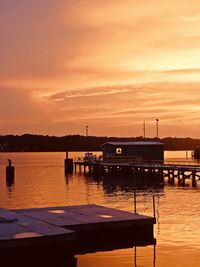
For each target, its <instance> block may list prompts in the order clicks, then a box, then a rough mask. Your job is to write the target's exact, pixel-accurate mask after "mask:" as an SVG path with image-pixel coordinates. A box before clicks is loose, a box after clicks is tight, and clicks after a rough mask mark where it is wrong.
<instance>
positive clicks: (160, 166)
mask: <svg viewBox="0 0 200 267" xmlns="http://www.w3.org/2000/svg"><path fill="white" fill-rule="evenodd" d="M74 166H75V171H76V170H77V166H79V172H81V171H82V167H83V171H84V173H85V172H86V170H87V169H88V172H89V173H93V174H96V175H107V174H108V175H121V176H122V175H123V176H125V175H133V176H139V175H140V176H143V177H147V176H148V178H149V179H159V180H163V178H164V177H167V178H168V180H169V182H170V183H174V181H175V178H177V179H178V184H179V185H185V179H191V181H192V186H196V181H197V180H200V164H199V162H197V163H196V164H195V163H194V162H175V161H169V162H167V161H166V162H152V161H149V162H148V161H146V162H145V161H144V162H137V161H135V162H134V161H131V160H130V159H126V158H124V159H123V160H122V159H120V160H117V159H111V160H106V161H95V162H84V161H83V160H79V161H78V160H75V161H74Z"/></svg>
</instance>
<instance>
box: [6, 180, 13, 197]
mask: <svg viewBox="0 0 200 267" xmlns="http://www.w3.org/2000/svg"><path fill="white" fill-rule="evenodd" d="M6 187H7V192H8V198H12V192H13V190H14V188H15V180H14V178H6Z"/></svg>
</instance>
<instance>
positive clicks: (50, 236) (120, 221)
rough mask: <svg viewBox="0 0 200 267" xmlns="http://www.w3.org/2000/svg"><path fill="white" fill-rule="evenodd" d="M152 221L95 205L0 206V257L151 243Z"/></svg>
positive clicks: (153, 220)
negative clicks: (25, 207) (10, 207)
mask: <svg viewBox="0 0 200 267" xmlns="http://www.w3.org/2000/svg"><path fill="white" fill-rule="evenodd" d="M155 223H156V220H155V218H153V217H148V216H144V215H139V214H133V213H130V212H125V211H120V210H116V209H111V208H106V207H103V206H98V205H80V206H64V207H63V206H61V207H48V208H34V209H22V210H14V211H8V210H5V209H0V256H1V257H3V256H5V255H6V253H8V254H12V255H13V254H16V253H15V252H17V255H18V256H19V255H23V254H26V253H25V252H27V253H28V252H31V253H32V255H33V256H34V255H37V254H38V255H40V256H41V255H43V256H44V255H45V253H44V250H45V249H46V248H48V253H49V252H50V254H51V255H56V254H57V251H59V252H64V253H65V254H66V253H67V252H68V253H71V254H76V253H85V252H88V251H90V252H91V251H93V250H95V247H96V249H97V250H101V249H103V250H104V247H105V244H106V245H107V246H108V245H110V246H111V244H114V243H115V246H116V245H117V244H118V242H119V243H120V241H122V242H123V243H124V244H125V243H126V244H129V245H130V244H131V245H150V244H154V243H155V239H154V235H153V225H154V224H155ZM116 241H117V242H116ZM127 242H128V243H127ZM119 247H120V244H119ZM11 251H12V253H11ZM58 255H59V253H58ZM46 256H47V253H46Z"/></svg>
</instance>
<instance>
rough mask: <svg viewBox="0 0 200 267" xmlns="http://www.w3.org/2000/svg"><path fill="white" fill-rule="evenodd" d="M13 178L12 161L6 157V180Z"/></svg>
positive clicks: (13, 168)
mask: <svg viewBox="0 0 200 267" xmlns="http://www.w3.org/2000/svg"><path fill="white" fill-rule="evenodd" d="M14 179H15V167H14V166H12V161H11V160H10V159H8V166H6V180H10V181H11V180H14Z"/></svg>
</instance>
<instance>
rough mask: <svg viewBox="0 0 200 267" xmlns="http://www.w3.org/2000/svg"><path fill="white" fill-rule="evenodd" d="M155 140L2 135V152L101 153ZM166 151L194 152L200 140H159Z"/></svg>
mask: <svg viewBox="0 0 200 267" xmlns="http://www.w3.org/2000/svg"><path fill="white" fill-rule="evenodd" d="M155 140H157V139H155V138H145V139H144V138H143V137H142V136H139V137H130V138H125V137H124V138H123V137H106V136H105V137H97V136H87V137H86V136H82V135H67V136H62V137H58V136H48V135H45V136H44V135H33V134H23V135H0V151H1V152H23V151H24V152H45V151H49V152H53V151H54V152H55V151H100V150H101V145H102V144H103V143H106V142H117V141H126V142H127V141H132V142H134V141H155ZM159 141H160V142H162V143H164V145H165V150H193V149H195V148H196V147H197V146H198V145H200V139H192V138H189V137H187V138H177V137H165V138H163V139H159Z"/></svg>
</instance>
